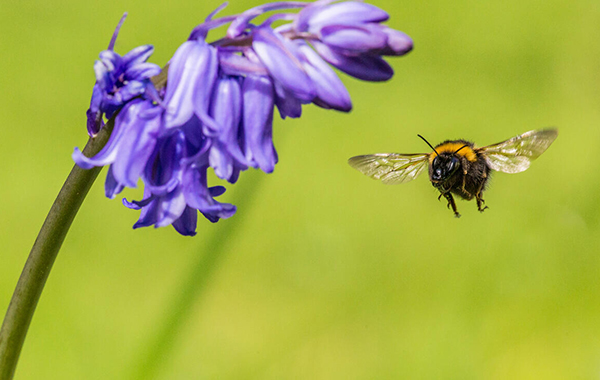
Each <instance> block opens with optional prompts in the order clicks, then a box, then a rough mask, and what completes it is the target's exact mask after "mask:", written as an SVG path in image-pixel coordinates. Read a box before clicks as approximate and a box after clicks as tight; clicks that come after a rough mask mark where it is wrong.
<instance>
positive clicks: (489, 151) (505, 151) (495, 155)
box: [475, 129, 558, 173]
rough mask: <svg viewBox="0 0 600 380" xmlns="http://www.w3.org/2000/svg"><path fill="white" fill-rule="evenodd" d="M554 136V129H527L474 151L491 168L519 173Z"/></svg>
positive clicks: (544, 149) (556, 133) (542, 150)
mask: <svg viewBox="0 0 600 380" xmlns="http://www.w3.org/2000/svg"><path fill="white" fill-rule="evenodd" d="M556 136H558V131H557V130H556V129H542V130H539V131H529V132H525V133H523V134H522V135H519V136H516V137H513V138H512V139H508V140H506V141H503V142H501V143H498V144H494V145H489V146H486V147H483V148H479V149H476V150H475V151H476V152H477V153H479V154H481V155H483V157H484V158H485V160H486V161H487V164H488V165H489V166H490V168H491V169H492V170H496V171H500V172H504V173H519V172H522V171H524V170H527V168H529V165H530V164H531V161H533V160H535V159H536V158H538V157H539V156H540V154H542V153H544V152H545V151H546V149H548V147H549V146H550V144H552V142H553V141H554V139H556Z"/></svg>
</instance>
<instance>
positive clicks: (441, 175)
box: [431, 153, 460, 182]
mask: <svg viewBox="0 0 600 380" xmlns="http://www.w3.org/2000/svg"><path fill="white" fill-rule="evenodd" d="M459 163H460V161H459V160H458V158H456V157H455V156H454V155H453V154H445V153H442V154H441V155H437V156H435V158H434V159H433V162H432V163H431V180H432V181H436V182H438V181H439V182H441V181H444V180H446V179H448V178H450V176H452V174H454V173H455V172H456V170H457V169H458V167H459V166H460V165H459Z"/></svg>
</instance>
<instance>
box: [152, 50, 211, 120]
mask: <svg viewBox="0 0 600 380" xmlns="http://www.w3.org/2000/svg"><path fill="white" fill-rule="evenodd" d="M217 68H218V61H217V56H216V51H215V49H214V48H213V47H212V46H210V45H208V44H206V43H205V42H204V41H201V40H194V41H186V42H184V43H183V44H182V45H181V46H180V47H179V49H177V51H176V52H175V55H174V56H173V58H172V59H171V64H170V65H169V73H168V75H169V82H168V84H167V92H166V94H165V100H164V104H165V107H167V113H166V117H165V123H166V127H167V128H174V127H178V126H181V125H183V124H184V123H186V122H187V121H188V120H189V119H190V118H191V117H192V115H194V114H195V115H196V116H198V118H199V119H200V120H201V121H202V123H203V124H205V125H208V126H209V127H210V128H212V129H218V126H217V125H216V123H215V122H214V120H213V119H212V118H210V117H209V116H208V105H209V101H210V94H211V93H212V90H213V85H214V82H215V79H216V76H217Z"/></svg>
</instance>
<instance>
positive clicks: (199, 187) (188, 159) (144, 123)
mask: <svg viewBox="0 0 600 380" xmlns="http://www.w3.org/2000/svg"><path fill="white" fill-rule="evenodd" d="M223 7H224V6H221V7H219V8H218V9H217V10H215V11H214V12H212V13H211V14H210V15H209V16H208V17H207V18H206V20H205V22H204V23H202V24H200V25H198V26H196V27H195V28H194V29H193V30H192V32H191V33H190V37H189V38H188V40H187V41H185V42H184V43H183V44H182V45H181V46H180V47H179V48H178V49H177V51H176V52H175V54H174V56H173V58H172V59H171V60H170V62H169V64H168V65H167V66H166V67H165V68H164V69H163V71H165V70H166V74H167V75H166V77H167V79H166V80H164V78H163V79H161V80H158V79H157V77H155V76H157V75H158V74H159V73H161V70H160V69H159V68H158V66H157V65H154V64H152V63H148V62H146V61H147V59H148V58H149V57H150V55H151V54H152V52H153V48H152V46H150V45H144V46H140V47H138V48H136V49H133V50H132V51H131V52H129V53H127V54H126V55H124V56H122V57H121V56H120V55H118V54H117V53H116V52H114V51H113V47H114V41H115V39H116V36H117V34H118V31H119V28H120V25H121V23H122V22H123V19H122V20H121V23H120V24H119V26H118V27H117V29H116V31H115V33H114V35H113V38H112V40H111V43H110V44H109V48H108V50H105V51H104V52H102V53H101V54H100V60H99V61H97V62H96V64H95V65H94V70H95V73H96V84H95V86H94V88H93V91H92V101H91V105H90V109H89V110H88V130H89V133H90V134H91V135H94V134H95V133H97V131H98V130H99V128H101V127H102V125H103V118H104V117H106V118H114V130H113V133H112V135H111V137H110V139H109V141H108V143H107V144H106V146H105V147H104V149H102V151H100V152H99V153H98V154H97V155H96V156H94V157H90V158H88V157H85V156H84V155H83V154H82V153H81V152H80V151H79V150H78V149H77V148H76V149H75V152H74V153H73V159H74V160H75V162H76V163H77V164H78V165H79V166H80V167H82V168H84V169H89V168H91V167H94V166H106V165H109V170H108V174H107V177H106V182H105V192H106V196H107V197H109V198H113V197H115V196H116V195H117V194H119V193H120V192H121V191H122V190H123V189H124V188H125V187H136V186H137V185H138V183H139V182H140V180H141V182H142V183H143V185H144V195H143V197H142V199H141V200H139V201H127V200H125V199H124V200H123V203H124V205H125V206H127V207H129V208H132V209H137V210H141V213H140V218H139V220H138V221H137V223H135V225H134V228H138V227H147V226H155V227H163V226H167V225H172V226H173V227H174V228H175V229H176V230H177V231H178V232H179V233H180V234H182V235H187V236H192V235H194V234H195V233H196V227H197V217H198V212H200V213H201V214H202V215H203V216H204V217H205V218H207V219H208V220H209V221H211V222H216V221H218V220H220V219H222V218H228V217H231V216H232V215H233V214H234V213H235V212H236V207H235V206H234V205H232V204H228V203H221V202H218V201H217V200H216V199H215V198H216V197H218V196H220V195H222V194H223V193H224V192H225V188H224V187H223V186H212V187H209V186H208V183H207V175H208V171H209V170H212V171H214V173H215V175H216V176H217V177H218V178H220V179H222V180H226V181H228V182H229V183H235V182H236V181H237V180H238V178H239V175H240V172H242V171H244V170H246V169H248V168H249V167H252V168H257V169H261V170H262V171H264V172H265V173H271V172H272V171H273V170H274V169H275V165H276V164H277V161H278V155H277V151H276V149H275V146H274V145H273V116H274V110H275V108H277V109H278V111H279V115H280V116H281V117H282V118H284V119H285V118H286V117H292V118H295V117H300V116H301V114H302V107H303V106H304V105H306V104H311V103H312V104H315V105H317V106H319V107H322V108H326V109H335V110H339V111H343V112H348V111H350V110H351V109H352V102H351V100H350V95H349V93H348V91H347V90H346V88H345V86H344V85H343V83H342V81H341V80H340V78H339V77H338V76H337V74H336V73H335V71H334V70H333V69H332V68H331V66H330V65H332V66H334V67H336V68H338V69H339V70H341V71H343V72H345V73H347V74H350V75H352V76H354V77H356V78H359V79H363V80H369V81H382V80H387V79H389V78H390V77H391V76H392V75H393V70H392V68H391V67H390V66H389V65H388V64H387V62H386V61H385V60H384V59H383V58H382V57H383V56H399V55H403V54H406V53H407V52H409V51H410V50H411V49H412V40H411V39H410V38H409V37H408V36H406V35H405V34H404V33H402V32H400V31H396V30H394V29H391V28H389V27H387V26H385V25H383V24H382V22H384V21H386V20H387V19H388V18H389V15H388V14H387V13H386V12H385V11H383V10H381V9H379V8H377V7H375V6H373V5H370V4H366V3H362V2H355V1H345V2H344V1H342V2H337V3H334V2H332V1H331V0H319V1H316V2H314V3H304V2H278V3H269V4H264V5H261V6H258V7H255V8H252V9H249V10H247V11H245V12H243V13H242V14H239V15H233V16H226V17H221V18H214V16H215V15H216V13H217V12H218V11H220V10H221V9H222V8H223ZM294 9H299V10H300V11H299V12H298V13H295V14H294V13H290V10H294ZM267 12H274V13H273V14H271V15H270V16H269V17H267V18H266V19H263V20H264V21H262V22H261V23H260V24H255V23H253V22H254V20H255V19H256V18H257V17H258V16H261V15H264V14H265V13H267ZM275 21H280V22H279V23H278V24H279V26H277V27H275V28H273V26H272V24H273V23H274V22H275ZM281 21H283V24H282V23H281ZM225 24H230V25H229V27H228V29H227V34H226V36H225V37H224V38H221V39H219V40H216V41H214V42H212V43H208V42H207V41H206V37H207V35H208V32H209V31H210V30H212V29H214V28H216V27H219V26H222V25H225ZM164 74H165V73H164V72H163V73H162V75H161V77H162V76H164ZM153 81H154V82H153Z"/></svg>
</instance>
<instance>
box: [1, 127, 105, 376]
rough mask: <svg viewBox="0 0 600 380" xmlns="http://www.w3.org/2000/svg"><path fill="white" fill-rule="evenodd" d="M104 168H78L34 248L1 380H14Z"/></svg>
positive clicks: (94, 143)
mask: <svg viewBox="0 0 600 380" xmlns="http://www.w3.org/2000/svg"><path fill="white" fill-rule="evenodd" d="M113 125H114V119H111V120H109V121H108V122H107V123H106V125H105V126H104V128H102V130H101V131H100V132H99V133H98V134H97V135H96V136H95V137H93V138H90V139H89V141H88V143H87V145H86V146H85V148H84V150H83V153H84V154H85V155H86V156H94V155H95V154H97V153H98V152H100V150H102V148H103V147H104V145H106V142H107V141H108V138H109V136H110V134H111V132H112V127H113ZM101 169H102V168H101V167H98V168H93V169H90V170H84V169H81V168H80V167H79V166H77V165H75V166H74V167H73V169H72V170H71V173H70V174H69V177H68V178H67V180H66V181H65V183H64V185H63V187H62V188H61V190H60V192H59V193H58V196H57V197H56V200H55V201H54V204H53V205H52V208H51V209H50V212H49V213H48V216H47V217H46V220H45V221H44V224H43V225H42V228H41V230H40V233H39V234H38V237H37V239H36V240H35V243H34V244H33V248H31V252H30V253H29V257H28V258H27V262H26V263H25V268H23V272H22V273H21V277H20V278H19V281H18V283H17V287H16V288H15V292H14V293H13V297H12V299H11V301H10V304H9V306H8V310H7V312H6V316H5V318H4V322H3V323H2V329H1V330H0V380H10V379H12V378H13V376H14V373H15V369H16V366H17V361H18V360H19V355H20V353H21V348H22V347H23V342H24V341H25V336H26V334H27V330H28V328H29V324H30V323H31V319H32V317H33V313H34V311H35V308H36V306H37V303H38V300H39V299H40V295H41V294H42V290H43V289H44V285H45V284H46V280H47V279H48V275H49V274H50V270H51V269H52V264H54V260H55V259H56V256H57V255H58V251H59V250H60V247H61V245H62V243H63V241H64V240H65V237H66V236H67V232H68V231H69V228H70V227H71V223H72V222H73V219H74V218H75V215H76V214H77V211H78V210H79V207H80V206H81V204H82V203H83V200H84V199H85V196H86V195H87V193H88V191H89V190H90V188H91V187H92V184H93V183H94V180H95V179H96V178H97V177H98V174H100V170H101Z"/></svg>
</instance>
